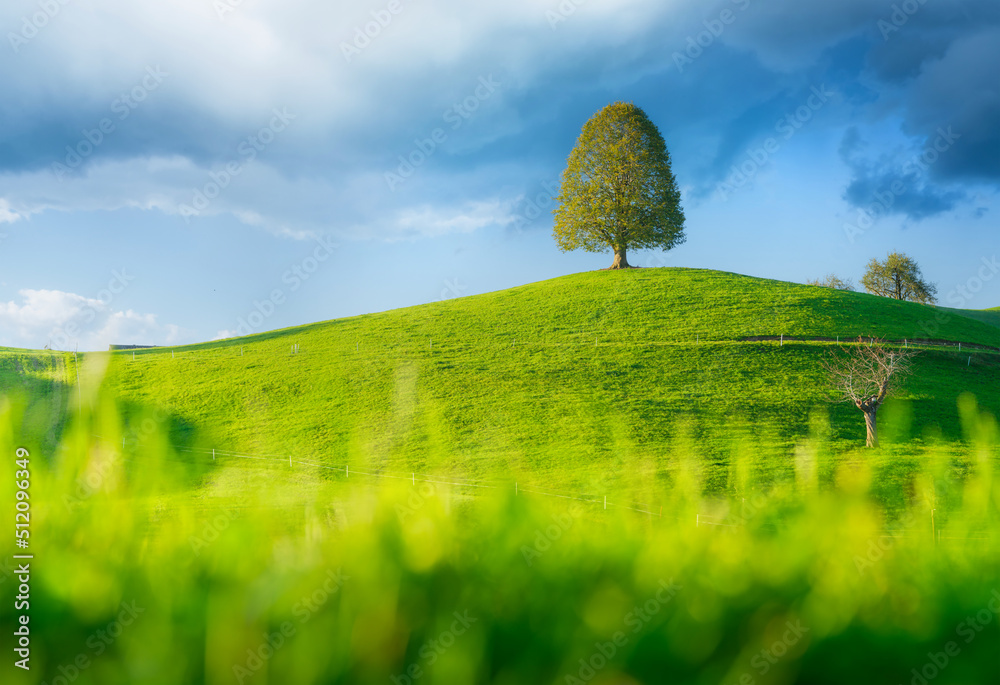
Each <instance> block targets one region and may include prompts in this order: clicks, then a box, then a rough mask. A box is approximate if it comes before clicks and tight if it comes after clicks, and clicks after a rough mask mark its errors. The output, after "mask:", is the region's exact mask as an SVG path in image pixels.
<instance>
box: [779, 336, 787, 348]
mask: <svg viewBox="0 0 1000 685" xmlns="http://www.w3.org/2000/svg"><path fill="white" fill-rule="evenodd" d="M784 346H785V334H784V333H782V334H781V344H780V345H778V347H784Z"/></svg>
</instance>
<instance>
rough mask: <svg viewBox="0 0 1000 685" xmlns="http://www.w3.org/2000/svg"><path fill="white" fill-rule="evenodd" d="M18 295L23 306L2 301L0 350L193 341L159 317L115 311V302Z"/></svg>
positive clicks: (47, 293)
mask: <svg viewBox="0 0 1000 685" xmlns="http://www.w3.org/2000/svg"><path fill="white" fill-rule="evenodd" d="M108 292H109V293H110V291H108ZM18 294H19V295H20V297H21V301H20V303H18V302H15V301H10V302H0V345H2V346H5V347H29V348H39V347H43V346H45V345H51V346H52V347H53V348H55V349H64V350H65V349H74V348H75V347H77V346H79V348H80V349H81V350H102V349H107V347H108V345H109V344H144V345H168V344H175V343H179V342H181V341H182V338H184V337H186V336H189V333H188V332H187V331H184V330H182V329H181V328H180V327H178V326H176V325H174V324H161V323H159V322H158V321H157V317H156V315H155V314H142V313H139V312H136V311H133V310H131V309H127V310H120V309H115V308H114V307H113V302H112V301H111V300H113V297H108V298H103V297H102V299H93V298H88V297H84V296H82V295H77V294H75V293H67V292H63V291H61V290H32V289H24V290H20V291H18Z"/></svg>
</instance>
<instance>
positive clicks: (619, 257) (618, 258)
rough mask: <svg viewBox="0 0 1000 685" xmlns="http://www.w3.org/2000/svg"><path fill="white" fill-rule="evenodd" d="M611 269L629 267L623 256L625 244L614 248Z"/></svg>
mask: <svg viewBox="0 0 1000 685" xmlns="http://www.w3.org/2000/svg"><path fill="white" fill-rule="evenodd" d="M611 268H612V269H631V268H632V267H630V266H629V264H628V260H627V259H626V258H625V246H624V245H622V246H621V247H616V248H615V261H613V262H612V263H611Z"/></svg>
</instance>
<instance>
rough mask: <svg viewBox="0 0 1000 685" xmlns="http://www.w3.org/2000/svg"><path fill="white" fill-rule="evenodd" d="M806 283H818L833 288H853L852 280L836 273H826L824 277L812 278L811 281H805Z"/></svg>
mask: <svg viewBox="0 0 1000 685" xmlns="http://www.w3.org/2000/svg"><path fill="white" fill-rule="evenodd" d="M806 285H818V286H821V287H823V288H833V289H834V290H852V291H853V290H854V281H852V280H851V279H850V278H848V279H847V280H843V279H841V278H840V277H839V276H837V274H827V275H826V276H825V277H824V278H814V279H813V280H811V281H806Z"/></svg>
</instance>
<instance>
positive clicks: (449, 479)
mask: <svg viewBox="0 0 1000 685" xmlns="http://www.w3.org/2000/svg"><path fill="white" fill-rule="evenodd" d="M92 437H95V438H100V439H102V440H103V439H104V438H103V436H100V435H96V434H92ZM123 447H124V441H123ZM174 447H175V449H176V450H177V452H178V453H179V454H191V455H199V456H202V457H211V458H212V460H213V461H218V460H220V459H221V458H227V459H248V460H252V461H263V462H269V463H272V464H275V465H278V464H288V465H289V466H290V467H291V466H294V465H295V464H298V465H300V466H308V467H313V468H318V469H323V470H327V471H336V472H339V473H343V474H344V477H345V479H346V480H349V479H350V477H351V476H352V475H358V476H365V477H369V478H376V479H380V478H390V479H393V480H401V481H410V482H411V483H412V484H414V485H415V484H417V483H427V484H431V485H448V486H452V487H458V488H477V489H481V490H482V489H485V490H501V489H513V490H514V494H515V495H520V494H521V493H527V494H532V495H540V496H543V497H554V498H559V499H571V500H576V501H579V502H587V503H592V504H603V507H604V509H607V508H608V507H616V508H620V509H627V510H630V511H635V512H639V513H643V514H648V515H650V516H662V506H661V508H660V511H659V512H654V511H652V509H653V508H654V507H653V505H650V504H646V503H643V502H625V503H621V502H614V501H609V500H608V498H607V496H606V495H605V496H603V498H602V496H598V495H593V494H586V493H571V494H567V491H555V492H553V491H550V490H542V489H539V488H537V487H534V486H528V487H524V485H522V484H521V483H519V482H517V481H509V482H507V481H497V480H487V479H475V478H465V477H463V476H443V475H440V474H427V473H420V472H417V471H408V472H404V471H386V470H377V471H370V470H366V469H357V468H351V467H350V465H349V464H345V465H343V466H338V465H330V464H323V463H319V462H315V461H308V460H304V459H296V458H295V457H294V455H289V456H281V455H275V454H244V453H240V452H234V451H231V450H222V449H218V448H214V449H213V448H204V447H202V448H193V447H177V446H174ZM126 461H130V462H132V463H140V462H138V461H137V460H132V459H129V460H126ZM175 461H181V460H175ZM183 463H185V464H196V463H199V462H190V461H183ZM631 505H637V506H631ZM642 507H645V508H642Z"/></svg>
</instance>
